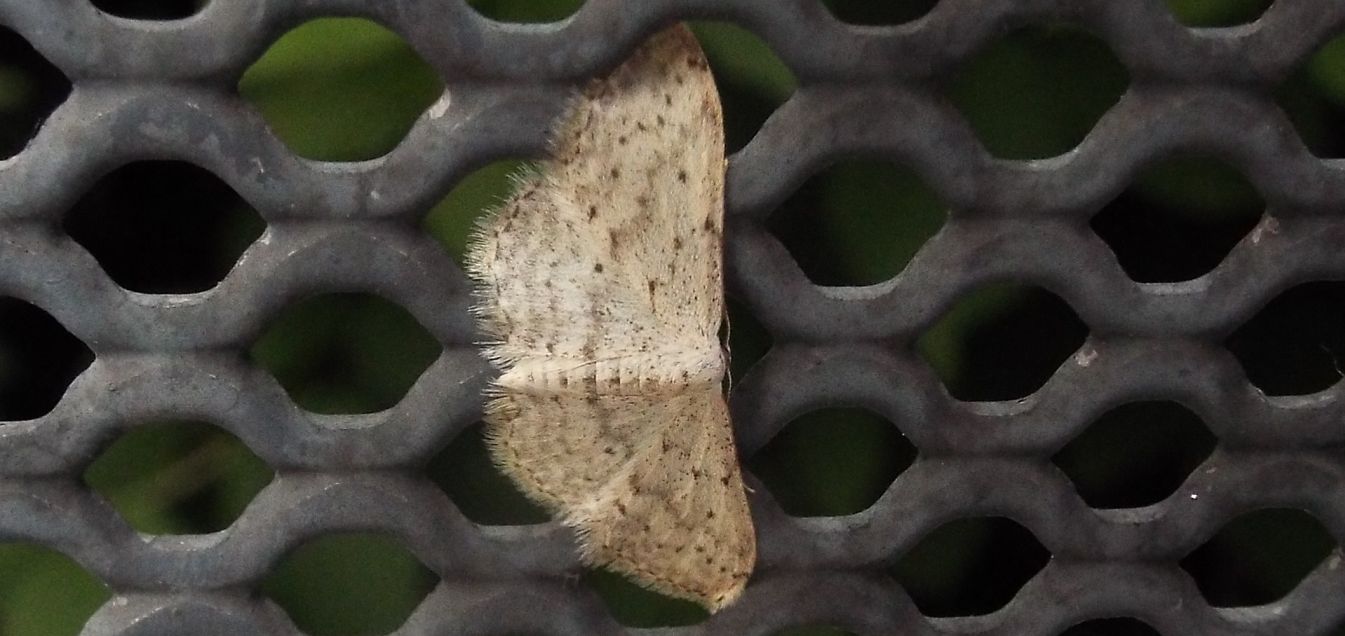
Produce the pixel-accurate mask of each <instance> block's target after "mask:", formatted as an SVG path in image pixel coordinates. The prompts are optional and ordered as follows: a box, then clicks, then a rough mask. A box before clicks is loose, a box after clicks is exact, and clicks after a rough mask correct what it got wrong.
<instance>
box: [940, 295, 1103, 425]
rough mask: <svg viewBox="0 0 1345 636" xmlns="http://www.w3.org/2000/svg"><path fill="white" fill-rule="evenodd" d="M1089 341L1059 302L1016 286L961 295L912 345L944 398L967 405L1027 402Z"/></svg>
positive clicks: (1085, 329)
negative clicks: (942, 389)
mask: <svg viewBox="0 0 1345 636" xmlns="http://www.w3.org/2000/svg"><path fill="white" fill-rule="evenodd" d="M1087 337H1088V327H1087V326H1085V325H1084V324H1083V322H1082V321H1080V320H1079V317H1078V315H1076V314H1075V313H1074V310H1072V309H1070V307H1069V305H1067V304H1066V303H1065V301H1063V300H1061V299H1060V297H1059V296H1056V295H1055V294H1052V293H1051V292H1049V291H1046V290H1045V289H1042V288H1041V287H1036V286H1031V285H1023V284H1018V283H994V284H989V285H983V286H981V287H978V288H976V289H974V290H972V291H971V292H970V293H967V294H964V295H963V296H962V297H961V298H959V299H958V300H957V302H956V303H955V304H954V305H953V307H951V308H950V309H949V310H948V311H947V312H945V313H944V314H943V316H942V317H940V318H939V320H938V321H937V322H935V324H934V325H933V326H931V327H930V329H929V330H928V331H926V332H925V333H924V335H922V336H921V337H920V339H919V341H918V343H917V349H918V350H919V352H920V355H921V356H923V357H924V359H925V360H926V361H927V362H928V363H929V364H930V366H932V367H933V368H934V371H935V373H936V374H938V376H939V379H940V380H942V381H943V384H944V386H945V387H946V388H947V390H948V393H949V394H950V395H952V396H953V397H954V398H957V399H959V400H963V401H967V402H988V401H998V400H1013V399H1018V398H1022V397H1026V396H1028V395H1030V394H1032V393H1033V392H1035V391H1036V390H1037V389H1039V388H1041V386H1042V385H1043V384H1045V383H1046V381H1047V380H1048V379H1049V378H1050V377H1051V375H1052V374H1054V373H1055V370H1056V369H1057V368H1059V367H1060V364H1061V363H1062V362H1064V361H1065V359H1066V358H1068V357H1069V356H1070V354H1072V353H1074V352H1075V351H1076V350H1077V349H1078V348H1079V346H1080V345H1082V344H1083V342H1084V339H1085V338H1087Z"/></svg>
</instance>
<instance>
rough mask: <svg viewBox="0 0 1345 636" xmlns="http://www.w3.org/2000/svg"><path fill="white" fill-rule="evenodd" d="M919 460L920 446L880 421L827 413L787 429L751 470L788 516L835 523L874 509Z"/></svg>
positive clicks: (864, 414) (849, 412) (855, 412)
mask: <svg viewBox="0 0 1345 636" xmlns="http://www.w3.org/2000/svg"><path fill="white" fill-rule="evenodd" d="M915 457H916V449H915V446H914V445H912V444H911V443H910V442H909V441H907V439H906V437H905V436H903V435H902V434H901V431H899V430H897V427H896V426H893V425H892V423H891V422H888V421H887V420H885V419H883V418H882V417H881V416H878V415H875V414H874V413H871V412H869V411H867V410H864V409H854V408H850V409H822V410H820V411H813V412H811V413H806V414H804V415H802V416H800V417H798V418H795V419H794V420H793V421H791V422H790V423H789V424H786V425H785V427H784V428H783V429H782V430H781V431H780V432H779V433H776V435H775V437H773V438H771V440H770V441H769V442H767V443H766V445H765V446H764V447H762V448H761V450H759V451H757V452H756V454H755V455H753V456H752V457H751V458H750V459H749V460H748V462H747V467H748V469H749V470H751V471H752V474H754V475H756V476H757V478H758V479H760V480H761V481H762V482H763V483H764V484H765V485H766V488H767V489H769V490H770V493H771V496H772V497H773V498H774V499H775V501H776V503H778V504H780V507H781V508H782V509H783V510H784V511H785V512H786V513H788V514H790V515H794V516H798V517H835V516H841V515H849V514H854V513H857V512H860V511H863V510H865V509H867V508H868V507H869V506H871V505H873V503H874V502H875V501H877V500H878V498H879V497H881V496H882V495H883V493H884V492H887V488H888V486H889V485H890V484H891V483H892V482H893V481H894V480H896V478H897V476H899V475H900V474H901V473H902V472H903V471H905V470H906V469H907V468H909V467H910V465H911V463H912V462H914V461H915Z"/></svg>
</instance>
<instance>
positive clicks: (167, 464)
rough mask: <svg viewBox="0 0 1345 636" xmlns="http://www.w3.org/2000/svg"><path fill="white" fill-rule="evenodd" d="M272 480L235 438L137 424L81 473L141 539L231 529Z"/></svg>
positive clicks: (208, 428)
mask: <svg viewBox="0 0 1345 636" xmlns="http://www.w3.org/2000/svg"><path fill="white" fill-rule="evenodd" d="M274 476H275V473H274V471H272V470H271V468H270V467H269V466H267V465H266V462H264V461H262V460H261V458H259V457H257V456H256V454H254V453H253V452H252V451H251V450H249V449H248V447H247V446H246V445H245V444H243V442H242V441H240V440H239V439H238V438H237V437H235V436H233V435H232V434H230V433H228V432H226V431H224V430H223V429H221V428H219V427H217V426H214V425H211V424H207V423H204V422H148V423H144V424H137V425H136V426H134V427H132V428H131V429H130V430H128V431H127V432H126V433H124V434H122V435H121V436H119V437H118V438H117V439H116V440H115V441H113V442H112V443H111V444H109V445H108V446H107V448H106V449H104V450H103V451H102V452H101V453H99V454H98V457H97V458H96V459H95V460H94V461H93V462H92V463H91V464H89V467H88V468H86V469H85V470H84V483H85V484H86V485H88V486H89V488H91V489H93V491H94V492H97V493H98V494H99V495H101V496H102V497H103V498H104V499H106V500H107V501H108V502H109V503H111V504H112V507H113V508H116V509H117V512H119V513H121V516H122V518H124V519H125V520H126V521H127V523H129V524H131V527H133V528H135V529H136V530H137V531H139V532H142V533H144V534H206V533H210V532H218V531H220V530H223V529H225V528H227V527H229V526H230V525H231V524H233V522H234V521H236V520H237V519H238V517H239V516H241V515H242V514H243V510H244V509H245V508H247V506H248V504H249V503H251V502H252V499H253V498H254V497H256V495H257V493H259V492H261V490H262V488H265V487H266V485H267V484H269V483H270V482H271V479H272V478H273V477H274Z"/></svg>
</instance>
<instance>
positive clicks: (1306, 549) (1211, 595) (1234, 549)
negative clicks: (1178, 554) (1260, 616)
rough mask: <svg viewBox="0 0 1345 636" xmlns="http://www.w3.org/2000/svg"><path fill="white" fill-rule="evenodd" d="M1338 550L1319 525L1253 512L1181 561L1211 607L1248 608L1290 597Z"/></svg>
mask: <svg viewBox="0 0 1345 636" xmlns="http://www.w3.org/2000/svg"><path fill="white" fill-rule="evenodd" d="M1331 555H1335V556H1334V557H1333V558H1336V559H1339V558H1340V546H1339V545H1338V544H1337V543H1336V541H1335V540H1334V539H1332V538H1331V535H1330V533H1328V532H1327V531H1326V528H1324V527H1322V522H1320V521H1318V520H1317V518H1316V517H1313V516H1312V515H1310V514H1308V513H1306V512H1304V511H1302V510H1292V509H1287V508H1272V509H1267V510H1257V511H1255V512H1249V513H1246V514H1243V515H1240V516H1238V517H1237V518H1235V519H1233V520H1232V521H1230V522H1228V524H1226V525H1224V526H1223V528H1221V529H1220V530H1219V532H1217V533H1216V534H1215V535H1214V536H1213V537H1211V538H1210V540H1209V541H1206V542H1205V543H1204V544H1202V545H1201V546H1200V547H1199V548H1196V549H1195V550H1194V551H1193V552H1191V553H1190V554H1188V555H1186V558H1184V559H1182V561H1181V566H1182V569H1184V570H1186V572H1187V573H1188V574H1190V575H1191V578H1193V579H1195V582H1196V585H1197V586H1198V587H1199V588H1200V593H1201V594H1203V595H1204V596H1205V600H1207V601H1209V603H1210V605H1213V606H1214V607H1250V606H1255V605H1265V604H1267V603H1272V602H1275V601H1278V600H1280V599H1282V598H1284V597H1285V595H1287V594H1289V592H1291V591H1292V590H1293V589H1294V588H1295V587H1296V586H1297V585H1298V584H1299V583H1300V582H1302V581H1303V579H1304V578H1305V577H1307V576H1308V574H1309V573H1311V572H1312V570H1313V569H1314V568H1316V567H1317V566H1318V565H1320V564H1321V563H1322V562H1323V561H1325V560H1326V559H1327V557H1328V556H1331Z"/></svg>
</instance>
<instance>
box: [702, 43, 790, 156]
mask: <svg viewBox="0 0 1345 636" xmlns="http://www.w3.org/2000/svg"><path fill="white" fill-rule="evenodd" d="M688 24H689V25H690V26H691V30H692V32H694V33H695V34H696V39H698V40H700V43H701V47H702V48H703V49H705V58H706V60H707V61H709V62H710V72H711V73H713V74H714V78H715V88H717V89H718V90H719V101H720V102H721V105H722V106H723V109H724V147H725V151H726V153H727V154H732V153H735V152H737V151H738V150H741V149H742V147H743V146H746V145H747V142H749V141H751V140H752V138H753V137H755V136H756V134H757V131H758V130H760V129H761V126H762V124H764V123H765V122H766V120H767V119H769V118H770V116H771V115H772V114H773V113H774V112H775V110H776V109H777V108H779V107H780V105H781V104H783V103H785V101H786V100H788V99H789V97H790V96H791V95H793V94H794V91H795V90H796V89H797V88H798V86H799V82H798V79H797V78H796V77H795V76H794V71H792V70H791V69H790V68H789V67H788V66H786V65H785V63H784V62H782V61H781V60H780V58H779V57H778V56H776V54H775V52H774V51H772V50H771V48H770V45H768V44H767V43H766V41H765V40H762V39H761V38H760V37H759V36H757V35H756V34H754V33H752V32H751V31H748V30H747V29H744V28H742V27H740V26H738V25H736V24H731V23H728V22H694V21H693V22H689V23H688Z"/></svg>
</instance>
